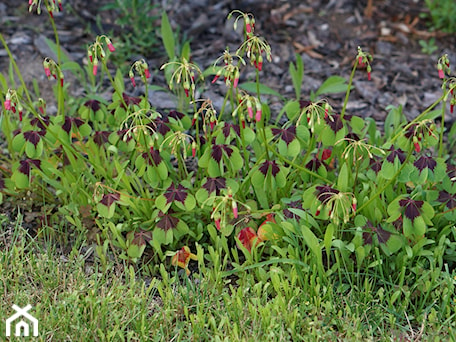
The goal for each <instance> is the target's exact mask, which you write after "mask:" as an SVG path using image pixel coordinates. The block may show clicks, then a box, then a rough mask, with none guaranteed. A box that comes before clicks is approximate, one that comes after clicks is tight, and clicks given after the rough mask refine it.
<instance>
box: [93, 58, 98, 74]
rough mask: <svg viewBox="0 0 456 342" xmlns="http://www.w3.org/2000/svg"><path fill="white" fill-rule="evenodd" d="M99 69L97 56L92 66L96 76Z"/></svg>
mask: <svg viewBox="0 0 456 342" xmlns="http://www.w3.org/2000/svg"><path fill="white" fill-rule="evenodd" d="M97 70H98V58H96V57H95V59H94V60H93V68H92V73H93V75H94V76H96V75H97Z"/></svg>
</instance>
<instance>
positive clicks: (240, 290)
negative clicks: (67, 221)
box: [0, 217, 456, 341]
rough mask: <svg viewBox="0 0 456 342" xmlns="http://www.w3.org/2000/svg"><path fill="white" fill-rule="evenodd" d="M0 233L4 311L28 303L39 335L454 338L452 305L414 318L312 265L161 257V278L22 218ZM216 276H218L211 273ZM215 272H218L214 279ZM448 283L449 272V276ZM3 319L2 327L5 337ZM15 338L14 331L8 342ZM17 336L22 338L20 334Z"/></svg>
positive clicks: (387, 296)
mask: <svg viewBox="0 0 456 342" xmlns="http://www.w3.org/2000/svg"><path fill="white" fill-rule="evenodd" d="M9 228H10V229H6V230H3V233H2V234H1V235H0V243H1V247H0V260H1V262H0V267H1V275H0V291H1V293H2V299H1V305H0V317H1V320H2V322H4V321H5V320H6V318H7V317H9V316H10V315H11V314H12V313H13V312H12V311H13V310H12V308H11V306H12V305H13V304H16V305H19V306H21V307H23V306H25V305H26V304H31V305H32V306H33V308H32V309H31V311H30V313H31V314H32V315H34V316H35V317H36V318H37V319H38V320H39V324H40V326H39V328H40V336H39V338H38V339H37V340H38V341H209V340H210V341H266V340H267V341H323V340H330V341H336V340H341V341H361V340H365V341H392V340H419V338H422V339H423V340H426V341H447V340H449V339H453V340H454V339H455V338H456V333H455V331H456V330H455V329H456V323H455V319H454V317H455V314H454V306H455V305H456V297H455V296H454V293H453V294H452V296H453V297H452V302H450V303H448V304H447V307H443V308H440V309H441V310H447V316H448V319H446V320H437V319H436V318H435V317H438V316H439V315H437V314H436V312H435V308H434V309H432V308H431V309H429V310H428V314H427V315H422V317H421V318H420V317H414V313H413V312H407V311H406V310H405V311H404V310H403V308H408V309H407V310H410V305H408V304H407V302H406V301H407V299H406V298H404V297H401V296H400V297H399V298H398V299H397V300H396V301H395V302H394V303H393V304H391V302H392V295H393V291H392V290H393V289H388V288H387V287H386V286H385V287H380V288H378V287H377V289H375V288H374V282H373V280H369V279H367V278H366V280H365V281H364V282H363V283H361V284H357V285H352V286H351V287H348V286H347V284H337V283H334V284H333V285H332V286H328V285H323V284H327V283H325V282H321V281H320V279H319V277H318V275H317V273H316V272H310V271H309V273H308V274H307V275H306V276H305V279H306V282H305V283H304V284H303V285H302V286H298V285H297V279H298V276H297V271H296V268H290V270H289V272H288V274H286V276H284V274H283V269H282V268H280V267H277V266H271V267H270V268H269V269H267V270H266V271H268V273H269V280H268V281H264V282H263V281H255V280H254V276H253V274H250V273H245V274H238V275H239V278H236V281H235V280H234V279H233V278H223V277H220V273H218V272H219V271H217V270H215V269H207V268H205V267H204V266H202V265H200V266H201V267H200V269H203V270H204V274H203V272H201V273H200V274H198V273H197V272H194V273H193V274H192V275H191V276H190V277H187V276H186V275H185V273H184V272H176V270H175V269H174V268H173V267H171V266H169V265H161V266H160V271H161V272H160V273H161V275H162V277H160V279H159V278H157V277H155V278H148V272H147V271H146V269H147V267H144V268H143V269H137V270H134V269H133V267H132V266H127V265H124V264H116V263H113V262H111V263H108V265H107V267H106V268H105V269H103V268H102V267H101V266H98V263H97V261H96V260H95V262H88V261H87V260H85V258H86V257H87V255H88V253H87V252H84V251H83V250H82V249H81V250H78V249H77V246H73V251H72V252H71V253H70V254H68V255H63V254H62V253H61V252H60V251H59V249H58V248H57V247H56V246H55V245H56V243H54V242H45V241H43V240H38V239H34V238H32V237H31V236H30V235H28V234H27V232H26V231H25V230H24V229H23V228H22V227H21V217H18V219H17V221H16V222H15V224H14V225H11V224H9ZM214 279H216V280H214ZM217 279H218V280H217ZM450 281H451V279H450ZM4 329H5V325H4V324H3V323H2V324H1V327H0V335H1V336H2V337H3V336H5V330H4ZM13 340H15V339H14V338H12V339H11V341H13ZM17 340H19V339H17Z"/></svg>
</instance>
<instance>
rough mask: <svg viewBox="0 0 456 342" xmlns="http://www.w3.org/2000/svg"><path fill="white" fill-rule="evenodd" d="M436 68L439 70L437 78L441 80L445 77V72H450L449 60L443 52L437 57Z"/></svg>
mask: <svg viewBox="0 0 456 342" xmlns="http://www.w3.org/2000/svg"><path fill="white" fill-rule="evenodd" d="M437 70H438V72H439V78H440V79H442V80H443V79H444V78H445V74H447V75H449V74H450V72H451V70H450V60H449V59H448V54H444V55H443V56H442V57H440V58H439V61H438V62H437Z"/></svg>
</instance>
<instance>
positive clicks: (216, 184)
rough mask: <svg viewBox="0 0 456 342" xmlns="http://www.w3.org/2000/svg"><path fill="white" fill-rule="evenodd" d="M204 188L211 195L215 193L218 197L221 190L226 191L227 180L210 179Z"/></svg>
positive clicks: (220, 178) (221, 178) (219, 178)
mask: <svg viewBox="0 0 456 342" xmlns="http://www.w3.org/2000/svg"><path fill="white" fill-rule="evenodd" d="M202 188H203V189H206V190H207V192H208V193H209V194H211V193H212V192H214V191H215V194H216V195H217V196H218V195H220V190H221V189H226V179H225V178H223V177H215V178H214V177H210V178H208V179H207V180H206V183H204V184H203V185H202Z"/></svg>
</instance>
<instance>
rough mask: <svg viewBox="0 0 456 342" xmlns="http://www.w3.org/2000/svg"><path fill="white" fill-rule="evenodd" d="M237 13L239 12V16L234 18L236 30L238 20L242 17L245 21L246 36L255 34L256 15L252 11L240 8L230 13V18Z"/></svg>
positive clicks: (235, 28)
mask: <svg viewBox="0 0 456 342" xmlns="http://www.w3.org/2000/svg"><path fill="white" fill-rule="evenodd" d="M235 13H236V14H238V16H237V17H236V19H234V23H233V27H234V30H237V25H238V21H239V20H240V19H242V20H243V21H244V34H245V36H246V38H250V37H251V36H252V35H253V31H254V29H255V17H254V16H253V14H251V13H244V12H242V11H240V10H234V11H232V12H231V13H230V14H228V19H231V17H232V16H233V15H234V14H235Z"/></svg>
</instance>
